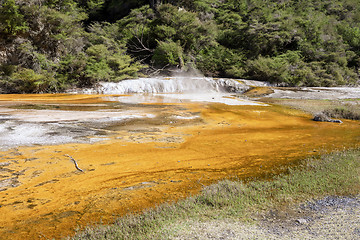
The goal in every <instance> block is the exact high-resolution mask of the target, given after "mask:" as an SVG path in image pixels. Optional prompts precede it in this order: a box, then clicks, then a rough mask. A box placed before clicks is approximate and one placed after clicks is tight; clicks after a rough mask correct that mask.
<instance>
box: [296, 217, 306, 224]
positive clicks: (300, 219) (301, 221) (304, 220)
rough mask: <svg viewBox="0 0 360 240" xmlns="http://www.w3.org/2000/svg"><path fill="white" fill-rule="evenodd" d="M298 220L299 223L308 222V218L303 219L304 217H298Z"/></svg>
mask: <svg viewBox="0 0 360 240" xmlns="http://www.w3.org/2000/svg"><path fill="white" fill-rule="evenodd" d="M296 222H297V223H299V224H305V223H307V221H306V219H303V218H299V219H296Z"/></svg>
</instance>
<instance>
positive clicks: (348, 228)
mask: <svg viewBox="0 0 360 240" xmlns="http://www.w3.org/2000/svg"><path fill="white" fill-rule="evenodd" d="M176 229H177V230H178V231H177V234H176V236H174V237H173V238H172V239H286V240H288V239H351V240H352V239H354V240H355V239H360V196H357V197H355V198H349V197H326V198H323V199H321V200H317V201H312V202H308V203H306V204H302V205H300V206H296V207H294V208H292V209H287V210H286V211H270V212H269V213H267V214H266V215H265V216H261V217H257V219H256V224H247V223H243V222H237V221H234V220H213V221H207V222H196V221H189V222H184V223H181V224H180V225H177V226H176Z"/></svg>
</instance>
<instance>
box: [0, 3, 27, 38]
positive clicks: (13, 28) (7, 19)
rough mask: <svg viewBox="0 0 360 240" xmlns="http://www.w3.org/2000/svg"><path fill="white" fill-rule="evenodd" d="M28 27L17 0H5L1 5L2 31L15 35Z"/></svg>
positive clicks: (0, 20) (0, 24) (0, 28)
mask: <svg viewBox="0 0 360 240" xmlns="http://www.w3.org/2000/svg"><path fill="white" fill-rule="evenodd" d="M27 29H28V27H27V24H26V22H25V21H24V16H23V15H22V14H21V13H20V11H19V6H17V5H16V3H15V0H4V1H2V2H1V7H0V33H2V34H10V35H15V34H17V33H18V32H24V31H26V30H27Z"/></svg>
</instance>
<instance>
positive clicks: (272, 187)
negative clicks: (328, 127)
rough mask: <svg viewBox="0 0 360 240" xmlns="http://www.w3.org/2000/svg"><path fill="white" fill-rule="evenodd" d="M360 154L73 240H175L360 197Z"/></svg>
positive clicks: (230, 186) (219, 189) (225, 187)
mask: <svg viewBox="0 0 360 240" xmlns="http://www.w3.org/2000/svg"><path fill="white" fill-rule="evenodd" d="M359 173H360V150H349V151H345V152H337V153H333V154H329V155H323V156H320V157H314V158H310V159H306V160H304V161H302V163H300V164H299V165H298V166H296V167H291V168H289V169H288V170H287V171H286V173H283V174H281V175H277V176H274V177H273V178H272V179H267V180H253V181H247V182H246V183H245V182H244V181H229V180H223V181H220V182H219V183H217V184H213V185H210V186H207V187H205V188H204V189H203V190H202V192H201V193H200V194H199V195H197V196H193V197H189V198H187V199H184V200H180V201H178V202H177V203H169V204H163V205H161V206H158V207H155V208H154V209H150V210H146V211H144V212H143V213H142V214H139V215H127V216H124V217H122V218H120V219H118V220H117V221H116V222H115V223H114V224H113V225H104V226H95V227H87V228H85V229H84V230H83V231H81V232H78V233H77V234H76V236H74V237H72V238H70V239H170V238H171V236H174V234H176V231H177V229H176V228H169V227H168V226H170V225H171V226H176V223H177V222H181V221H184V220H195V221H196V220H202V221H206V220H211V219H237V220H247V219H249V218H251V216H253V215H254V214H255V213H258V212H262V211H264V212H265V211H268V210H269V209H270V208H277V209H280V208H283V207H284V206H289V205H291V204H297V203H300V202H304V201H307V200H311V199H316V198H322V197H324V196H328V195H347V196H348V195H356V194H359V192H360V190H359V189H360V177H359Z"/></svg>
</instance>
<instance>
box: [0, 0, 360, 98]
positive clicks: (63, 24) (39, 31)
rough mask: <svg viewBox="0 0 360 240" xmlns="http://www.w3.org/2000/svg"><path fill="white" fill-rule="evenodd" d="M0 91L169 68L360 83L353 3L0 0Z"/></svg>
mask: <svg viewBox="0 0 360 240" xmlns="http://www.w3.org/2000/svg"><path fill="white" fill-rule="evenodd" d="M0 3H1V8H0V89H1V93H45V92H61V91H64V90H65V89H67V88H70V87H89V86H93V85H94V84H96V83H97V82H99V81H112V82H117V81H122V80H124V79H132V78H137V77H145V76H153V75H156V74H161V75H169V74H171V73H172V72H174V71H178V72H190V71H193V70H196V71H200V72H201V73H202V74H204V75H205V76H212V77H229V78H245V79H254V80H261V81H268V82H271V83H274V84H279V85H280V86H338V85H355V84H358V83H359V75H360V70H359V69H360V8H359V0H293V1H291V0H168V1H165V0H164V1H161V0H149V1H145V0H90V1H85V0H27V1H25V0H0Z"/></svg>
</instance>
